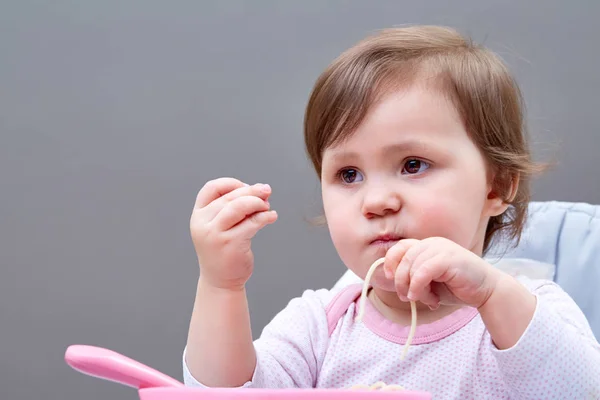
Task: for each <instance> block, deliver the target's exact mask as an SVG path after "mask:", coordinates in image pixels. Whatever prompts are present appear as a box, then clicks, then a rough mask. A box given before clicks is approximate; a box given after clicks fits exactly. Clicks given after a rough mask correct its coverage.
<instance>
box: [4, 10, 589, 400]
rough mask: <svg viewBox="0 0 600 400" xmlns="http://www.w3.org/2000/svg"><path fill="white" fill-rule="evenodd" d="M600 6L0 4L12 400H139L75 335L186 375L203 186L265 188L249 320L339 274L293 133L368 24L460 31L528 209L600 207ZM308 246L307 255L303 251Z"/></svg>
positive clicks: (265, 316) (259, 321)
mask: <svg viewBox="0 0 600 400" xmlns="http://www.w3.org/2000/svg"><path fill="white" fill-rule="evenodd" d="M599 17H600V3H599V2H593V1H588V2H586V1H572V2H568V5H567V2H564V1H556V0H555V1H546V0H538V1H526V2H523V1H521V0H510V1H507V0H502V1H492V0H486V1H479V0H471V1H462V2H456V1H454V2H450V1H446V0H443V1H427V2H416V1H410V2H409V1H369V2H367V1H354V2H351V1H344V2H342V1H337V2H333V1H329V2H323V1H321V0H319V1H317V0H312V1H302V2H300V1H297V2H293V3H292V2H276V1H272V2H267V1H255V2H250V1H246V2H242V1H237V2H235V1H229V2H217V1H212V2H206V1H204V2H201V1H187V2H184V1H179V2H176V1H170V2H166V1H163V2H157V1H154V2H150V1H138V2H134V1H128V2H121V1H102V2H100V1H96V2H82V1H65V0H61V1H53V2H43V1H38V2H33V1H3V2H2V3H1V4H0V55H1V61H0V132H1V133H0V139H1V142H0V184H1V186H0V188H1V191H2V196H1V197H0V198H1V202H2V203H1V207H0V222H1V225H0V226H1V228H0V257H1V258H0V260H1V279H0V337H1V339H0V398H2V399H13V400H17V399H35V398H40V397H42V396H44V397H45V398H50V399H66V400H70V399H90V400H92V399H98V400H100V399H109V398H110V399H117V398H118V399H135V398H137V394H136V392H135V390H133V389H130V388H126V387H123V386H120V385H117V384H112V383H109V382H105V381H101V380H98V379H95V378H89V377H87V376H84V375H81V374H79V373H77V372H75V371H73V370H71V369H70V368H69V367H67V366H66V364H65V363H64V361H63V355H64V350H65V349H66V347H67V346H68V345H70V344H74V343H85V344H93V345H97V346H103V347H107V348H110V349H113V350H116V351H119V352H122V353H124V354H126V355H128V356H130V357H132V358H135V359H137V360H139V361H142V362H144V363H147V364H149V365H151V366H153V367H155V368H157V369H159V370H161V371H163V372H165V373H168V374H170V375H172V376H174V377H176V378H178V379H181V351H182V349H183V346H184V343H185V340H186V334H187V328H188V321H189V317H190V313H191V309H192V304H193V299H194V294H195V292H194V291H195V283H196V278H197V275H198V268H197V265H196V258H195V255H194V252H193V247H192V244H191V240H190V237H189V230H188V222H189V216H190V212H191V209H192V205H193V202H194V198H195V195H196V193H197V191H198V190H199V189H200V188H201V186H202V185H203V184H204V183H205V182H206V181H207V180H209V179H211V178H214V177H218V176H224V175H231V176H236V177H239V178H241V179H243V180H245V181H247V182H250V183H254V182H267V183H270V184H271V185H272V186H273V189H274V194H273V197H272V202H271V203H272V205H273V207H274V208H275V209H276V210H278V212H279V215H280V219H279V221H278V222H277V223H276V224H275V225H272V226H270V227H268V229H265V230H264V231H263V232H261V233H260V234H259V236H258V237H257V239H256V240H255V245H254V248H255V250H256V265H257V267H256V272H255V274H254V276H253V278H252V279H251V281H250V283H249V287H248V291H249V297H250V299H249V300H250V306H251V308H252V318H253V329H254V333H255V334H258V333H259V332H260V330H261V328H262V327H263V326H264V324H265V323H267V322H268V320H269V319H270V318H271V317H272V316H273V315H274V313H276V312H277V311H278V310H279V309H281V308H282V307H283V306H284V305H285V304H286V302H287V301H288V300H289V299H290V298H291V297H292V296H297V295H299V294H301V291H302V289H303V288H315V287H322V286H330V285H331V284H333V283H334V281H335V280H336V278H338V277H339V276H340V275H341V274H342V273H343V272H344V269H343V266H342V265H341V263H340V262H339V261H338V259H337V258H336V254H335V252H334V250H333V248H332V246H331V243H330V241H329V236H328V234H327V232H326V230H325V229H324V228H314V227H311V226H310V225H309V224H308V223H307V221H306V219H307V218H310V217H312V216H315V215H317V213H318V212H319V211H320V207H319V202H320V198H319V190H318V182H317V180H316V177H315V174H314V173H313V171H312V170H311V168H310V165H309V163H308V162H307V160H306V159H305V155H304V149H303V147H302V146H303V143H302V130H301V128H302V117H303V111H304V106H305V103H306V100H307V97H308V94H309V91H310V89H311V86H312V84H313V82H314V80H315V79H316V78H317V75H318V74H319V73H320V72H321V71H322V69H323V68H324V67H325V66H326V65H327V64H328V63H329V62H330V61H331V60H332V59H333V58H334V57H335V56H337V55H338V54H339V53H340V52H341V51H343V50H344V49H346V48H347V47H348V46H351V45H352V44H353V43H354V42H356V41H357V40H359V39H361V38H362V37H363V36H364V35H366V34H368V33H370V32H372V31H373V30H375V29H379V28H383V27H389V26H393V25H397V24H404V23H436V24H448V25H452V26H455V27H458V28H459V29H460V30H462V31H463V32H465V33H468V34H471V35H472V36H473V37H474V38H475V39H476V40H477V41H485V43H486V44H488V45H489V46H490V47H492V48H493V49H494V50H497V51H498V52H500V53H501V54H502V55H503V56H504V57H505V58H506V60H507V61H508V62H509V64H510V65H511V67H512V68H513V70H514V71H515V72H516V75H517V77H518V79H519V80H520V82H521V83H522V86H523V90H524V93H525V96H526V100H527V103H528V107H529V118H530V124H531V125H530V126H531V130H532V133H533V134H534V137H535V142H536V144H535V148H536V155H538V156H543V157H544V159H548V157H550V158H552V159H554V158H556V159H557V160H558V161H559V162H558V165H557V167H556V168H555V169H554V170H552V171H550V172H549V173H548V174H546V175H545V176H544V177H543V178H541V179H540V180H538V181H537V182H536V184H535V186H534V188H535V194H534V196H535V199H537V200H549V199H554V200H567V201H585V202H591V203H600V184H599V182H600V180H599V179H598V168H597V165H598V164H597V162H596V160H597V157H596V153H597V150H598V147H599V146H598V130H599V128H600V119H599V118H598V110H599V109H600V98H599V97H598V88H599V78H598V73H597V71H600V56H599V52H598V51H597V50H598V38H600V25H599V24H598V18H599ZM311 247H312V249H310V250H309V248H311Z"/></svg>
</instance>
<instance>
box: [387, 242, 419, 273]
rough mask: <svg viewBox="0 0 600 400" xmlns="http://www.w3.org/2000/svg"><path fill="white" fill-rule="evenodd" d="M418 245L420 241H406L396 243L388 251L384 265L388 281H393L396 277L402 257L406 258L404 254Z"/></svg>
mask: <svg viewBox="0 0 600 400" xmlns="http://www.w3.org/2000/svg"><path fill="white" fill-rule="evenodd" d="M417 243H419V240H416V239H404V240H401V241H399V242H398V243H396V244H395V245H394V246H392V247H391V248H390V249H389V250H388V251H387V253H386V254H385V261H384V263H383V270H384V272H385V276H386V277H388V279H391V278H392V277H393V276H394V274H395V273H396V268H398V264H400V261H401V260H402V257H404V254H405V253H406V252H407V251H408V249H409V248H411V247H412V246H414V245H416V244H417Z"/></svg>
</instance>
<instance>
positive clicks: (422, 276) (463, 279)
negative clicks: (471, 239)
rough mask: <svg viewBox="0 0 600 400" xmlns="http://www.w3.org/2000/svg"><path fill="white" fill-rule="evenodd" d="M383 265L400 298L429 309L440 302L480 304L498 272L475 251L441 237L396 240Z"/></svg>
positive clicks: (494, 283) (484, 299) (494, 282)
mask: <svg viewBox="0 0 600 400" xmlns="http://www.w3.org/2000/svg"><path fill="white" fill-rule="evenodd" d="M383 267H384V270H385V274H386V277H387V278H388V279H392V278H393V279H394V282H395V287H396V292H397V293H398V297H400V299H401V300H403V301H409V300H410V301H420V302H422V303H424V304H426V305H428V306H429V307H430V308H432V309H436V308H437V307H438V306H439V305H440V304H445V305H451V304H465V305H468V306H471V307H476V308H479V307H481V306H482V305H483V304H485V302H486V301H487V300H488V299H489V298H490V296H491V295H492V293H493V292H494V289H495V287H496V284H497V281H498V276H499V271H498V270H497V269H495V268H494V267H492V266H491V265H490V264H489V263H487V262H486V261H485V260H483V259H482V258H481V257H479V256H478V255H477V254H475V253H473V252H471V251H469V250H467V249H465V248H464V247H462V246H460V245H458V244H456V243H454V242H452V241H451V240H448V239H445V238H441V237H434V238H428V239H424V240H416V239H404V240H401V241H399V242H398V243H397V244H396V245H394V246H393V247H392V248H390V249H389V250H388V252H387V254H386V256H385V263H384V266H383Z"/></svg>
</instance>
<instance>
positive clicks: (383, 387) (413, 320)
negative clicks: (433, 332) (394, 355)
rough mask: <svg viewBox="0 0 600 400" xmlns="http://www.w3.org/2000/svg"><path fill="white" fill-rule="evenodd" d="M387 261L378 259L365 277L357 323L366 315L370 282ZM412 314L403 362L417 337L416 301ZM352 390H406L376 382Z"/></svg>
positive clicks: (412, 303)
mask: <svg viewBox="0 0 600 400" xmlns="http://www.w3.org/2000/svg"><path fill="white" fill-rule="evenodd" d="M384 261H385V257H383V258H380V259H378V260H377V261H375V262H374V263H373V264H371V267H370V268H369V271H368V272H367V276H366V277H365V282H364V284H363V288H362V293H361V295H360V305H359V309H358V315H357V316H356V321H362V319H363V316H364V314H365V303H366V301H367V291H368V290H369V282H370V281H371V277H372V276H373V273H374V272H375V269H376V268H377V267H378V266H380V265H381V264H383V262H384ZM410 314H411V323H410V332H409V334H408V338H407V339H406V344H405V345H404V350H403V351H402V356H401V358H400V359H401V360H404V358H405V357H406V353H407V352H408V348H409V346H410V344H411V342H412V339H413V337H414V335H415V331H416V329H417V304H416V303H415V302H414V301H411V302H410ZM350 389H367V390H404V388H403V387H402V386H400V385H386V384H385V382H381V381H379V382H376V383H374V384H373V385H371V386H367V385H354V386H352V387H351V388H350Z"/></svg>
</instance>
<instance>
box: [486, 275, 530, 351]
mask: <svg viewBox="0 0 600 400" xmlns="http://www.w3.org/2000/svg"><path fill="white" fill-rule="evenodd" d="M492 273H493V275H494V276H495V279H496V282H497V283H496V284H495V285H494V287H495V289H494V291H493V292H492V294H491V295H490V297H489V298H488V299H487V300H486V302H485V303H483V305H481V306H480V307H479V308H478V310H479V314H480V315H481V319H482V320H483V323H484V324H485V326H486V328H487V330H488V332H489V333H490V336H491V338H492V341H493V342H494V344H495V345H496V347H497V348H498V349H502V350H503V349H508V348H510V347H512V346H514V345H515V344H517V342H518V340H519V338H520V337H521V336H522V335H523V332H525V329H527V326H529V324H530V322H531V319H532V318H533V314H534V312H535V308H536V303H537V300H536V297H535V296H534V295H533V294H532V293H531V292H529V291H528V290H527V288H525V287H524V286H523V285H522V284H521V283H519V282H518V281H517V280H516V279H514V278H513V277H511V276H510V275H508V274H505V273H504V272H501V271H497V270H492ZM506 321H510V324H507V323H506Z"/></svg>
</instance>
